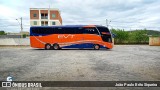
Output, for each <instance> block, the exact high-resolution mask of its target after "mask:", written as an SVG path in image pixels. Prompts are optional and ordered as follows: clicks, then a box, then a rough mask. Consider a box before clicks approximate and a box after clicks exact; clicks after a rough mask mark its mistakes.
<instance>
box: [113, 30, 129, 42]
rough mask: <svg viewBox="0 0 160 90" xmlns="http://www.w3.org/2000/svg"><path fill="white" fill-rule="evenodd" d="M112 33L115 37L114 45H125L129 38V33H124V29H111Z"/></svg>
mask: <svg viewBox="0 0 160 90" xmlns="http://www.w3.org/2000/svg"><path fill="white" fill-rule="evenodd" d="M111 32H112V33H114V34H115V35H116V37H115V43H120V44H121V43H126V41H127V40H128V38H129V33H128V32H126V31H125V30H124V29H123V30H121V29H117V30H116V29H112V30H111Z"/></svg>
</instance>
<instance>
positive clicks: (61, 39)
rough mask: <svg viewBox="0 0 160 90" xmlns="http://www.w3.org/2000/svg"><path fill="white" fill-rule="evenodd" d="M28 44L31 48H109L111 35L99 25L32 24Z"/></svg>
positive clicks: (105, 28)
mask: <svg viewBox="0 0 160 90" xmlns="http://www.w3.org/2000/svg"><path fill="white" fill-rule="evenodd" d="M30 45H31V47H33V48H44V49H47V50H49V49H56V50H58V49H61V48H94V49H96V50H98V49H100V48H107V49H111V48H112V47H113V44H112V35H111V32H110V31H109V29H108V28H107V27H104V26H99V25H66V26H32V27H30Z"/></svg>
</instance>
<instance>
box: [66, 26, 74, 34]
mask: <svg viewBox="0 0 160 90" xmlns="http://www.w3.org/2000/svg"><path fill="white" fill-rule="evenodd" d="M64 33H65V34H75V28H73V27H65V28H64Z"/></svg>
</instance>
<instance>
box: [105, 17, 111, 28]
mask: <svg viewBox="0 0 160 90" xmlns="http://www.w3.org/2000/svg"><path fill="white" fill-rule="evenodd" d="M110 22H111V21H108V19H106V26H107V27H108V26H109V24H110Z"/></svg>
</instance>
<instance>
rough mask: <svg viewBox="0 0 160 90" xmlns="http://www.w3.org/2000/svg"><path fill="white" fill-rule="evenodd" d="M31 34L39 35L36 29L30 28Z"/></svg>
mask: <svg viewBox="0 0 160 90" xmlns="http://www.w3.org/2000/svg"><path fill="white" fill-rule="evenodd" d="M31 32H32V33H34V34H39V30H38V28H31Z"/></svg>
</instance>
